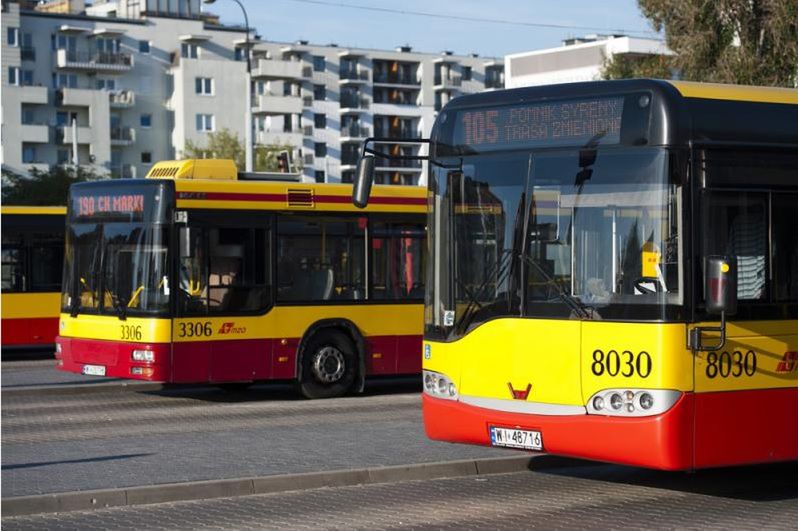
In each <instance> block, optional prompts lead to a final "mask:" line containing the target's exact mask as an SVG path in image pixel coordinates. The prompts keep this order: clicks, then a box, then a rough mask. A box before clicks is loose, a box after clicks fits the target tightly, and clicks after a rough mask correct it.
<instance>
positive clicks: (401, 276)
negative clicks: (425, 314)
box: [370, 222, 425, 300]
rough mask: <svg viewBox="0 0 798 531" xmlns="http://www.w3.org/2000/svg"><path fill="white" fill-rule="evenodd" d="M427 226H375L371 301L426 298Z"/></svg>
mask: <svg viewBox="0 0 798 531" xmlns="http://www.w3.org/2000/svg"><path fill="white" fill-rule="evenodd" d="M424 237H425V232H424V226H423V225H419V224H411V223H385V222H376V223H373V224H372V237H371V264H372V265H371V275H372V287H371V292H370V298H372V299H387V300H399V299H422V298H423V297H424V279H423V274H424V268H425V260H424V250H425V245H424Z"/></svg>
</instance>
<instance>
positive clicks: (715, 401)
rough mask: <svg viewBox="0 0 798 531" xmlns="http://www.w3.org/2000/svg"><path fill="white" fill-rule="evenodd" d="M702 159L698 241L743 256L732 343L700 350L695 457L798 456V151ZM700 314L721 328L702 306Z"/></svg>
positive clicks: (701, 461) (704, 461)
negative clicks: (795, 417) (794, 419)
mask: <svg viewBox="0 0 798 531" xmlns="http://www.w3.org/2000/svg"><path fill="white" fill-rule="evenodd" d="M701 159H702V166H701V171H703V172H704V173H703V179H702V180H703V182H704V183H705V186H706V187H705V188H704V189H703V190H701V223H700V224H699V225H698V227H699V232H698V234H697V235H696V236H697V241H698V242H699V245H700V246H701V255H702V257H706V256H712V255H716V256H717V255H720V256H727V257H730V258H734V259H735V260H736V266H737V309H736V312H735V314H734V315H731V316H728V317H727V320H726V341H725V344H724V345H723V346H722V347H720V348H717V349H713V350H705V351H697V352H696V353H695V356H696V362H695V385H696V389H695V391H696V398H697V400H696V462H697V464H698V466H718V465H723V464H725V463H727V462H754V461H763V460H769V459H773V458H784V456H785V455H786V454H787V453H789V452H792V455H793V456H794V455H795V449H796V448H798V429H796V428H795V427H794V423H791V422H787V421H785V419H787V418H790V416H791V415H792V414H793V410H794V406H793V405H794V403H795V402H794V401H795V396H796V394H795V393H796V392H798V217H796V212H798V184H796V180H795V175H796V172H798V157H796V156H795V155H790V154H779V153H773V152H770V153H768V152H763V153H754V152H748V153H746V152H745V151H742V150H739V151H735V152H731V151H725V150H717V151H714V152H713V151H709V152H704V153H702V154H701ZM697 276H698V278H699V279H700V278H702V276H701V275H697ZM698 297H699V298H701V289H700V288H699V291H698ZM698 320H701V321H704V322H703V323H698V324H697V326H701V327H712V326H718V322H717V320H718V317H717V316H708V315H702V314H701V307H700V306H699V314H698ZM703 335H704V338H703V339H702V342H703V343H705V344H708V345H709V346H711V345H712V344H713V343H717V341H718V337H717V335H715V336H714V337H713V336H712V335H711V334H709V333H704V334H703ZM790 404H793V405H790ZM743 427H744V434H742V433H741V431H740V430H741V428H743Z"/></svg>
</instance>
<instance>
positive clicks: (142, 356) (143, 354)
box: [133, 350, 155, 363]
mask: <svg viewBox="0 0 798 531" xmlns="http://www.w3.org/2000/svg"><path fill="white" fill-rule="evenodd" d="M133 361H147V362H150V363H151V362H153V361H155V352H153V351H151V350H134V351H133Z"/></svg>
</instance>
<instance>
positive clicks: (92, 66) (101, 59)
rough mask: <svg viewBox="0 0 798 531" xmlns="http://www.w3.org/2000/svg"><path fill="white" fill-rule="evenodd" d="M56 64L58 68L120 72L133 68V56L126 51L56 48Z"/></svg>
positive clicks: (108, 72)
mask: <svg viewBox="0 0 798 531" xmlns="http://www.w3.org/2000/svg"><path fill="white" fill-rule="evenodd" d="M56 65H57V66H58V68H65V69H70V70H80V71H83V72H103V73H106V74H122V73H125V72H129V71H130V70H131V69H132V68H133V56H132V55H130V54H128V53H114V52H98V51H92V52H80V51H77V50H58V51H57V52H56Z"/></svg>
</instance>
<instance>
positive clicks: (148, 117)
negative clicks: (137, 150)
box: [139, 114, 152, 129]
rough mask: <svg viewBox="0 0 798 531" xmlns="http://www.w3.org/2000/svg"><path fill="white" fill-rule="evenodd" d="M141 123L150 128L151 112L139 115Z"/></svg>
mask: <svg viewBox="0 0 798 531" xmlns="http://www.w3.org/2000/svg"><path fill="white" fill-rule="evenodd" d="M139 125H141V127H143V128H145V129H149V128H150V127H152V115H151V114H142V115H141V116H140V117H139Z"/></svg>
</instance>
